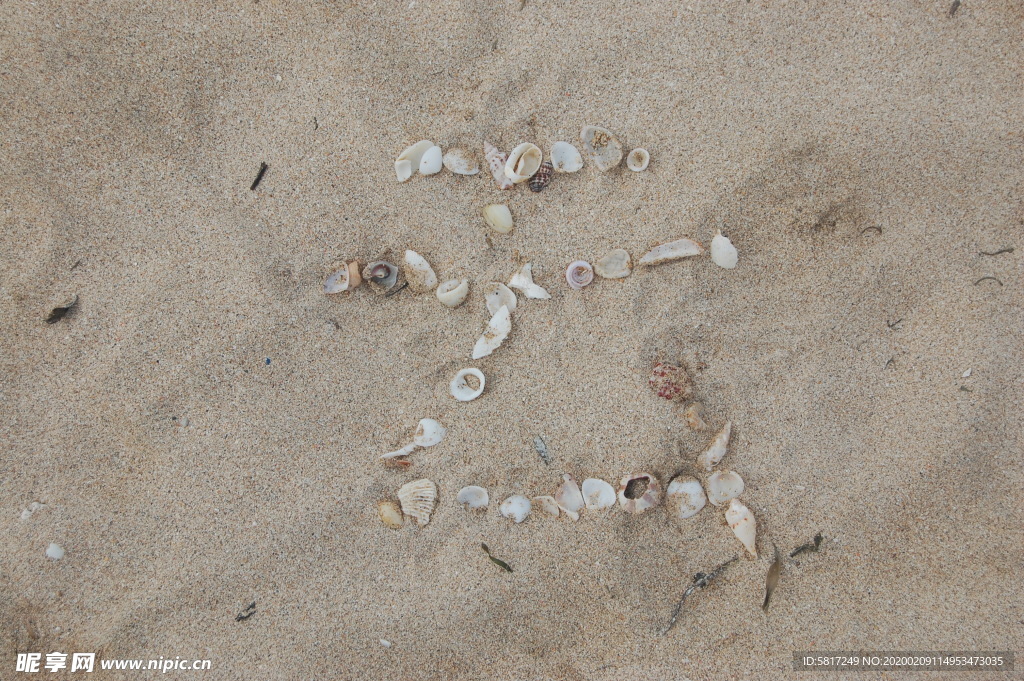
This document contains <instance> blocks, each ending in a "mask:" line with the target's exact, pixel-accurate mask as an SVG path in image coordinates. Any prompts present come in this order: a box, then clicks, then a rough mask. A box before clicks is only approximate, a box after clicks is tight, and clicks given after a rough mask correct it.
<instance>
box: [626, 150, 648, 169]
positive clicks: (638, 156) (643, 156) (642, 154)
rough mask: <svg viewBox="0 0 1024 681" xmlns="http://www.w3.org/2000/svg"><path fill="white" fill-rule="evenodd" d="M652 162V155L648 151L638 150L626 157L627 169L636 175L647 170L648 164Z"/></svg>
mask: <svg viewBox="0 0 1024 681" xmlns="http://www.w3.org/2000/svg"><path fill="white" fill-rule="evenodd" d="M650 162H651V155H650V154H649V153H647V150H646V149H642V148H639V147H638V148H636V149H634V150H633V151H631V152H629V155H628V156H626V167H627V168H629V169H630V170H632V171H633V172H634V173H639V172H640V171H641V170H647V164H648V163H650Z"/></svg>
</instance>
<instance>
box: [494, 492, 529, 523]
mask: <svg viewBox="0 0 1024 681" xmlns="http://www.w3.org/2000/svg"><path fill="white" fill-rule="evenodd" d="M532 506H533V504H531V503H530V500H529V499H527V498H526V497H524V496H523V495H522V494H517V495H515V496H513V497H509V498H508V499H506V500H505V501H503V502H501V506H499V507H498V512H499V513H501V515H503V516H504V517H506V518H511V519H512V520H514V521H516V522H517V523H521V522H523V521H524V520H526V518H527V516H529V515H530V509H531V508H532Z"/></svg>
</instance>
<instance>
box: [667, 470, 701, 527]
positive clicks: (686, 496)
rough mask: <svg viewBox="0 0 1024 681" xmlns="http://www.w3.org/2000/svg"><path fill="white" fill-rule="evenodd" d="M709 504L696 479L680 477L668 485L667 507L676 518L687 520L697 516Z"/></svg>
mask: <svg viewBox="0 0 1024 681" xmlns="http://www.w3.org/2000/svg"><path fill="white" fill-rule="evenodd" d="M707 503H708V498H707V496H705V495H704V488H702V487H701V486H700V482H698V481H697V479H696V478H690V477H679V478H676V479H674V480H673V481H672V482H670V483H669V485H668V491H667V494H666V495H665V505H666V506H668V510H669V513H671V514H672V515H673V516H674V517H676V518H680V519H683V520H685V519H686V518H692V517H693V516H695V515H697V513H699V512H700V510H701V509H702V508H704V507H705V506H706V505H707Z"/></svg>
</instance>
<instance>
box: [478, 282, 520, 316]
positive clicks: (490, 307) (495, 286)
mask: <svg viewBox="0 0 1024 681" xmlns="http://www.w3.org/2000/svg"><path fill="white" fill-rule="evenodd" d="M484 302H485V303H486V304H487V311H488V312H490V313H491V314H492V315H493V314H495V313H496V312H497V311H498V310H500V309H501V306H502V305H504V306H505V307H507V308H508V311H509V312H512V311H514V310H515V309H516V294H514V293H512V289H510V288H509V287H508V286H505V285H504V284H502V283H501V282H497V281H492V282H491V283H489V284H487V285H486V288H485V289H484Z"/></svg>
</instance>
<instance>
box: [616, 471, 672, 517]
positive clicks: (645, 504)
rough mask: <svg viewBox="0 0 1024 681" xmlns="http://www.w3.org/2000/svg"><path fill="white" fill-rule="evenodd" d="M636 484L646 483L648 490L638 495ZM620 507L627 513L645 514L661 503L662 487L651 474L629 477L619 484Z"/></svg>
mask: <svg viewBox="0 0 1024 681" xmlns="http://www.w3.org/2000/svg"><path fill="white" fill-rule="evenodd" d="M635 483H640V484H643V483H646V485H647V489H646V490H644V491H643V493H641V494H637V493H636V492H637V490H636V487H637V485H636V484H635ZM618 497H619V505H620V506H622V510H624V511H626V512H627V513H643V512H644V511H646V510H648V509H651V508H654V507H655V506H657V505H658V504H659V503H661V485H659V484H658V479H657V478H656V477H654V476H653V475H651V474H650V473H637V474H636V475H627V476H626V477H624V478H623V479H622V480H621V481H620V482H619V492H618Z"/></svg>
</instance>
